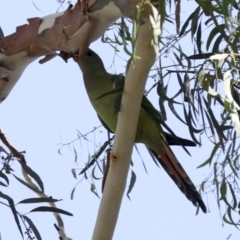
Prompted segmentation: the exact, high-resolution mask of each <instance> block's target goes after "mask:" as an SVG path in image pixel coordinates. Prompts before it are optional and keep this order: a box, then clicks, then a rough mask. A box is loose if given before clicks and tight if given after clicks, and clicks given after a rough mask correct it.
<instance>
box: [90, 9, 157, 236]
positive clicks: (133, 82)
mask: <svg viewBox="0 0 240 240" xmlns="http://www.w3.org/2000/svg"><path fill="white" fill-rule="evenodd" d="M148 6H149V5H147V7H148ZM150 8H151V9H150V12H152V13H153V16H151V15H148V16H146V18H144V21H145V24H143V25H141V26H140V29H139V34H138V39H137V44H136V53H135V54H136V56H137V57H140V59H139V58H136V59H135V61H134V62H131V64H130V66H129V70H128V72H127V76H126V82H125V87H124V93H123V97H122V104H121V111H120V112H119V115H118V123H117V129H116V135H115V140H114V144H113V148H112V152H111V157H110V167H109V171H108V175H107V179H106V183H105V187H104V192H103V197H102V200H101V203H100V208H99V212H98V217H97V221H96V225H95V229H94V233H93V238H92V239H93V240H110V239H112V237H113V234H114V229H115V226H116V222H117V219H118V214H119V210H120V205H121V201H122V197H123V193H124V190H125V186H126V179H127V175H128V171H129V166H130V159H131V155H132V149H133V144H134V140H135V136H136V129H137V123H138V117H139V112H140V104H141V101H142V96H143V92H144V88H145V84H146V80H147V77H148V74H149V71H150V69H151V67H152V65H153V64H154V62H155V59H156V57H157V54H158V39H157V38H158V36H159V34H160V20H159V18H160V17H159V16H158V12H157V10H156V9H154V8H153V7H152V6H151V7H150Z"/></svg>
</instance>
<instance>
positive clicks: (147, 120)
mask: <svg viewBox="0 0 240 240" xmlns="http://www.w3.org/2000/svg"><path fill="white" fill-rule="evenodd" d="M77 63H78V65H79V67H80V69H81V71H82V73H83V79H84V84H85V87H86V91H87V94H88V97H89V99H90V101H91V103H92V105H93V107H94V109H95V111H96V112H97V114H98V116H99V118H100V120H101V122H102V124H103V125H104V126H105V127H106V128H107V129H108V130H110V131H111V132H115V130H116V125H117V117H118V115H117V112H118V111H119V110H120V107H119V106H120V104H121V96H122V91H123V86H124V80H125V78H124V76H123V75H121V74H120V75H113V74H109V73H108V72H107V71H106V70H105V67H104V65H103V62H102V60H101V58H100V57H99V56H98V55H97V54H96V53H95V52H94V51H92V50H91V49H88V50H87V52H86V53H85V55H84V56H83V57H82V58H81V59H80V60H77ZM160 123H161V124H163V125H164V121H161V115H160V113H159V112H158V111H157V110H156V109H155V108H154V107H153V105H152V104H151V103H150V101H149V100H148V99H147V97H146V96H145V95H143V99H142V104H141V110H140V116H139V121H138V127H137V133H136V139H135V142H136V143H144V144H145V145H146V147H147V148H148V149H149V151H150V153H151V155H152V156H154V157H155V159H157V161H158V162H159V163H160V164H161V166H162V167H163V168H164V169H165V171H166V172H167V173H168V174H169V176H170V177H171V178H172V180H173V181H174V182H175V184H176V185H177V186H178V188H179V189H180V190H181V191H182V192H183V193H184V194H185V196H186V197H187V198H188V199H189V200H190V201H191V202H192V203H193V204H194V205H195V206H199V207H200V208H201V209H202V211H203V212H204V213H206V212H207V209H206V206H205V204H204V202H203V200H202V198H201V195H200V194H199V193H198V191H197V190H196V188H195V186H194V184H193V183H192V181H191V180H190V178H189V177H188V175H187V173H186V172H185V171H184V169H183V168H182V166H181V165H180V163H179V162H178V160H177V158H176V156H175V155H174V153H173V152H172V150H171V149H170V147H169V145H181V146H182V147H183V148H185V146H196V144H195V143H194V142H192V141H190V140H187V139H183V138H179V137H177V136H175V134H174V133H172V132H171V133H172V134H169V133H166V132H164V131H163V129H162V127H161V125H160ZM164 126H165V125H164ZM167 130H170V129H167ZM170 131H171V130H170Z"/></svg>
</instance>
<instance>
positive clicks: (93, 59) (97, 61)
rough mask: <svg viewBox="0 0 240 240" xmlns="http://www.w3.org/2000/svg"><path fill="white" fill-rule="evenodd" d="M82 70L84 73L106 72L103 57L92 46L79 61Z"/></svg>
mask: <svg viewBox="0 0 240 240" xmlns="http://www.w3.org/2000/svg"><path fill="white" fill-rule="evenodd" d="M77 63H78V65H79V66H80V68H81V70H82V72H83V73H84V74H87V73H91V74H93V73H94V72H95V73H98V74H99V73H101V72H103V73H106V70H105V67H104V65H103V62H102V59H101V58H100V57H99V56H98V55H97V54H96V53H95V52H93V51H92V50H91V49H90V48H89V49H88V50H87V51H86V53H85V54H84V55H83V56H82V57H81V58H80V59H79V60H78V61H77Z"/></svg>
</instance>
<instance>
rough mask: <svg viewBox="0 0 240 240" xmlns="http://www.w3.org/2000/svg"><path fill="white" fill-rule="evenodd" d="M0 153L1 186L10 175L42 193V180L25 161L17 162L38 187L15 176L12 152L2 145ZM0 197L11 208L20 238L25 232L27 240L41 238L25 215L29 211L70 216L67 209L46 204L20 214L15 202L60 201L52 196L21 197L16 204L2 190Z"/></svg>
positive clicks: (0, 201) (5, 184)
mask: <svg viewBox="0 0 240 240" xmlns="http://www.w3.org/2000/svg"><path fill="white" fill-rule="evenodd" d="M0 155H1V160H2V162H1V163H2V169H1V170H0V185H1V186H2V187H9V185H10V180H9V179H10V178H9V176H11V175H12V176H13V177H15V179H17V180H18V181H19V182H20V183H21V184H23V185H24V186H25V187H27V188H29V189H31V190H32V191H34V192H35V193H40V194H44V186H43V183H42V180H41V178H40V177H39V176H38V174H37V173H36V172H34V171H33V170H32V169H31V168H30V167H28V166H27V165H26V164H25V163H21V162H19V163H20V164H21V166H22V169H23V171H25V172H26V174H28V175H29V176H31V177H32V178H33V179H34V180H35V181H36V183H37V184H38V186H39V189H38V188H36V187H33V186H32V185H30V184H29V183H27V182H25V181H23V180H22V179H21V178H19V177H17V176H15V175H14V174H13V172H14V170H13V169H12V168H11V164H12V162H13V161H14V160H15V161H17V159H16V158H15V157H14V156H13V154H12V153H10V154H9V153H8V152H7V151H6V150H5V149H4V148H3V147H2V146H0ZM0 199H1V200H0V204H2V205H4V206H6V207H9V209H10V210H11V212H12V214H13V216H14V219H15V223H16V224H17V227H18V229H19V232H20V234H21V235H22V238H23V234H25V235H26V237H27V239H29V240H31V239H37V240H41V239H42V238H41V235H40V233H39V231H38V229H37V227H36V226H35V224H34V223H33V221H32V220H31V219H30V218H29V217H28V216H27V215H28V214H29V213H31V212H53V213H61V214H65V215H69V216H72V214H71V213H69V212H67V211H64V210H62V209H59V208H56V207H48V206H40V207H36V208H34V209H32V210H30V211H29V212H28V213H26V214H22V213H20V212H19V211H17V204H32V203H54V202H58V201H61V200H58V199H54V198H52V197H39V198H27V199H23V200H21V201H20V202H18V203H17V204H15V203H14V200H13V198H11V197H10V196H9V195H7V194H5V193H3V191H0ZM23 227H24V229H25V231H24V232H23V230H22V228H23Z"/></svg>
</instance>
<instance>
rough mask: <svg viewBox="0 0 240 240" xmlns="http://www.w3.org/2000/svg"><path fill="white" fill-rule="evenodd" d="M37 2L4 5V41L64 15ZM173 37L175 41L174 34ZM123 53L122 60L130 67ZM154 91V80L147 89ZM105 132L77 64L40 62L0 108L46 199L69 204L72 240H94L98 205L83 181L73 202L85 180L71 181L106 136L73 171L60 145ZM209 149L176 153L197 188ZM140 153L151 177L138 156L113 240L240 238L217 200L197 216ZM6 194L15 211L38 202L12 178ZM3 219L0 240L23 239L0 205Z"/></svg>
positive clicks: (37, 219) (120, 68)
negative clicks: (33, 22) (22, 28)
mask: <svg viewBox="0 0 240 240" xmlns="http://www.w3.org/2000/svg"><path fill="white" fill-rule="evenodd" d="M34 2H35V4H36V5H37V7H38V8H39V9H40V10H41V11H38V10H37V9H36V8H35V7H34V5H33V4H32V2H31V1H26V2H25V1H13V0H8V1H2V2H1V4H0V7H1V9H2V11H1V15H0V25H1V27H2V29H3V31H4V34H5V35H8V34H11V33H13V32H14V31H15V28H16V26H18V25H22V24H25V23H26V19H27V18H30V17H36V16H38V17H42V16H45V15H47V14H50V13H54V12H56V10H57V8H58V4H57V3H56V1H53V0H52V1H46V0H42V1H39V0H38V1H34ZM194 4H195V3H194V2H191V1H187V2H186V3H185V5H184V6H185V8H184V6H183V7H182V17H185V18H186V17H187V16H188V15H189V13H190V12H189V9H193V6H195V5H194ZM65 8H66V5H65ZM182 21H184V20H182ZM168 30H169V31H170V29H168ZM172 32H173V33H175V28H174V27H173V28H172ZM91 48H92V49H93V50H94V51H96V52H97V53H98V54H99V55H100V56H101V57H102V59H103V61H104V64H105V66H106V67H110V65H111V63H112V60H113V56H114V52H113V50H112V48H111V47H110V46H109V45H107V44H103V43H101V41H97V42H95V43H93V44H92V45H91ZM121 51H122V49H121ZM122 52H123V51H122ZM122 52H121V53H120V54H119V55H120V56H122V57H123V59H125V60H127V57H126V55H125V54H123V53H122ZM123 59H121V58H117V60H116V62H115V66H114V68H109V71H110V72H114V71H115V70H116V72H117V73H120V72H124V65H125V61H124V60H123ZM151 84H152V82H151V80H149V82H148V86H151ZM150 98H151V100H152V101H153V102H154V103H155V104H157V102H158V99H157V98H156V96H155V92H153V93H152V94H150ZM156 106H157V105H156ZM168 124H169V125H170V126H171V128H172V129H173V130H174V131H175V132H176V134H177V135H179V136H182V137H186V138H187V137H189V133H188V129H187V128H186V127H184V126H183V125H181V124H180V123H179V122H178V121H177V120H176V119H175V118H169V120H168ZM99 125H100V123H99V121H98V118H97V116H96V114H95V112H94V110H93V108H92V106H91V105H90V102H89V100H88V98H87V94H86V93H85V89H84V85H83V81H82V76H81V72H80V70H79V68H78V66H77V65H76V63H74V62H73V61H72V60H70V61H69V62H68V63H67V64H66V63H65V62H63V60H62V59H60V58H55V59H53V60H52V61H50V62H47V63H45V64H43V65H40V64H39V63H38V61H35V62H34V63H32V64H31V65H30V66H29V67H28V68H27V69H26V71H25V72H24V74H23V75H22V77H21V79H20V80H19V82H18V83H17V85H16V86H15V88H14V89H13V91H12V92H11V94H10V96H9V97H8V98H7V99H6V100H5V101H4V102H3V103H2V104H1V105H0V126H1V127H2V128H3V130H4V131H5V133H6V135H7V137H8V139H9V140H10V141H11V143H12V144H13V145H14V146H15V147H16V148H17V149H19V150H26V152H27V153H26V159H27V162H28V164H29V166H30V167H31V168H33V169H34V170H35V171H36V172H37V173H38V174H39V175H40V177H41V178H42V180H43V182H44V186H45V193H46V194H47V195H49V196H52V197H54V198H57V199H63V201H61V202H59V203H58V204H57V206H58V207H59V208H62V209H64V210H67V211H69V212H71V213H73V214H74V217H68V216H63V220H64V224H65V228H66V232H67V234H68V236H69V237H71V238H72V239H74V240H77V239H84V240H86V239H91V235H92V232H93V228H94V224H95V219H96V216H97V211H98V206H99V203H100V201H99V199H98V198H96V197H95V195H94V194H92V193H91V192H90V185H89V182H87V181H85V180H83V181H82V182H81V183H80V184H79V185H78V187H77V189H76V191H75V195H74V199H73V200H70V193H71V190H72V189H73V187H74V186H75V184H76V183H77V182H78V181H79V180H80V179H78V180H76V179H74V178H73V177H72V173H71V169H72V168H75V167H78V168H81V167H83V166H84V164H85V162H86V161H87V158H88V153H89V152H90V153H93V152H94V150H95V149H96V145H97V146H99V145H100V144H101V143H102V142H104V140H105V139H106V137H107V133H106V131H105V130H104V128H100V129H101V131H100V130H99V131H96V133H95V134H94V135H93V134H92V135H89V141H88V142H86V141H82V145H80V144H79V142H76V144H75V147H76V149H78V165H76V164H75V163H74V154H73V151H71V149H68V148H67V147H66V148H64V149H63V153H64V155H59V154H58V152H57V151H58V149H59V145H57V144H58V143H61V142H63V143H66V142H70V141H71V140H73V139H75V138H76V135H77V131H76V129H78V130H79V131H80V132H81V133H87V132H89V131H91V130H92V129H93V128H94V127H97V126H99ZM209 146H210V145H209V144H205V145H203V146H202V147H201V148H199V147H197V148H194V149H190V152H191V154H192V157H189V156H188V155H187V154H186V153H185V152H184V151H183V150H182V149H180V148H177V147H175V148H173V150H174V152H175V153H176V155H177V156H178V159H179V160H180V162H181V164H182V165H183V166H184V168H185V170H186V171H187V173H188V174H189V176H190V177H191V179H192V181H193V182H194V183H195V184H196V185H198V184H200V183H201V181H202V180H203V179H204V177H205V176H206V175H207V174H208V169H207V168H206V169H196V167H197V166H198V165H199V164H201V163H202V162H203V161H204V160H206V159H207V157H208V156H209V154H210V151H211V148H209ZM139 149H140V151H141V154H142V158H143V159H144V160H145V164H146V166H147V169H148V174H146V173H145V171H144V169H143V167H142V163H141V160H140V158H139V157H138V155H137V154H136V153H134V155H133V160H134V168H133V169H134V171H135V172H136V173H137V183H136V185H135V187H134V189H133V192H132V193H131V201H129V200H128V198H127V197H126V196H125V197H124V199H123V203H122V208H121V212H120V216H119V220H118V223H117V226H116V231H115V234H114V240H120V239H138V240H145V239H151V240H158V239H167V240H175V239H180V240H181V239H182V240H188V239H189V240H190V239H191V240H192V239H195V240H203V239H218V240H220V239H223V240H225V239H226V238H227V237H228V236H229V235H230V234H232V236H231V238H230V239H231V240H235V239H238V238H239V237H238V235H239V232H238V231H237V230H236V229H235V228H234V227H232V226H228V225H226V224H225V225H224V226H223V224H222V221H221V216H220V214H219V211H218V208H217V204H216V201H215V197H214V195H213V194H209V195H208V196H207V197H206V196H204V201H205V203H206V204H207V206H208V209H209V212H208V213H207V214H203V213H200V214H199V215H198V216H195V211H196V209H195V207H194V206H193V205H192V204H191V203H190V202H189V201H188V200H187V199H186V198H185V196H184V195H183V194H182V193H181V192H180V191H179V190H178V189H177V187H176V186H175V184H174V183H173V182H172V181H171V179H170V178H169V177H168V175H167V174H166V173H165V171H164V170H163V169H159V168H157V167H156V165H155V164H154V163H153V162H152V160H151V158H150V156H149V154H148V153H147V152H146V151H145V148H144V147H140V146H139ZM12 164H13V165H12V168H13V169H14V170H15V171H16V175H17V176H20V177H21V172H20V168H19V164H18V163H17V162H14V163H12ZM100 185H101V183H100V181H99V182H97V189H98V193H99V194H100ZM1 188H2V187H1ZM1 191H2V192H4V193H6V194H9V195H10V196H11V197H13V198H14V200H15V203H17V202H19V201H20V200H22V199H25V198H28V197H36V195H35V194H34V193H33V192H32V191H30V190H29V189H27V188H25V187H24V186H23V185H21V184H20V183H19V182H17V181H16V180H15V179H14V178H10V187H9V188H4V189H1ZM0 201H1V200H0ZM41 205H43V204H41ZM36 206H37V205H33V204H32V205H29V204H28V205H18V206H17V210H18V211H19V212H21V213H27V212H29V211H30V210H31V209H33V208H34V207H36ZM0 213H1V218H0V232H1V236H2V240H6V239H15V240H17V239H21V236H20V234H19V232H18V229H17V226H16V225H15V223H14V219H13V215H12V213H11V211H10V209H8V208H7V207H5V206H3V205H0ZM2 216H4V217H2ZM27 216H28V217H30V218H31V219H32V220H33V221H34V223H35V224H36V226H37V228H38V229H39V231H40V233H41V235H42V238H43V239H44V240H47V239H58V236H57V233H56V230H55V228H54V227H53V224H54V223H55V219H54V217H53V215H52V214H51V213H30V214H28V215H27Z"/></svg>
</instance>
